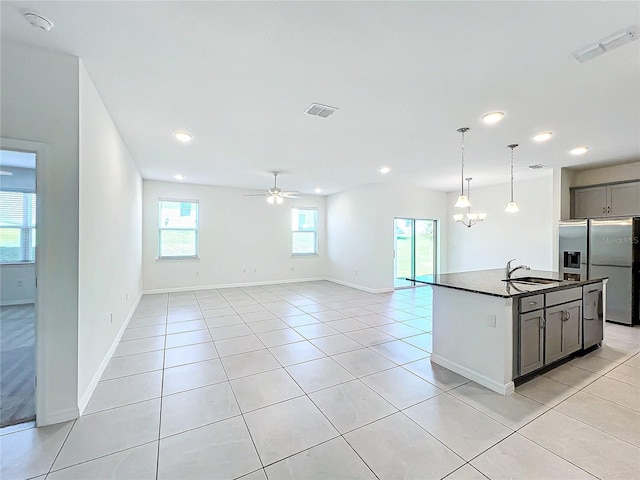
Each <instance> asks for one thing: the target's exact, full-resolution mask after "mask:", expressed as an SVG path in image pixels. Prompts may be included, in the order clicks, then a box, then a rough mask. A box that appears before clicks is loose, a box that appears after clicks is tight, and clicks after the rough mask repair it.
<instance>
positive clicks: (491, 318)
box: [487, 315, 496, 327]
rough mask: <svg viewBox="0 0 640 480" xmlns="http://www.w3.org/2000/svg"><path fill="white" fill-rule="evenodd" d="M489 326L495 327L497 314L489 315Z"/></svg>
mask: <svg viewBox="0 0 640 480" xmlns="http://www.w3.org/2000/svg"><path fill="white" fill-rule="evenodd" d="M487 326H489V327H495V326H496V316H495V315H489V316H488V317H487Z"/></svg>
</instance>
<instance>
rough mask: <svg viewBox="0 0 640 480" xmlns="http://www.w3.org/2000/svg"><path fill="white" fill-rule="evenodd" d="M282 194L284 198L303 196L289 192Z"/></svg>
mask: <svg viewBox="0 0 640 480" xmlns="http://www.w3.org/2000/svg"><path fill="white" fill-rule="evenodd" d="M280 196H281V197H282V198H302V197H301V196H300V195H291V194H289V193H281V194H280Z"/></svg>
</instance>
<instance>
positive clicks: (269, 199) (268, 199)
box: [267, 195, 276, 205]
mask: <svg viewBox="0 0 640 480" xmlns="http://www.w3.org/2000/svg"><path fill="white" fill-rule="evenodd" d="M275 201H276V197H274V196H273V195H270V196H268V197H267V203H268V204H269V205H273V203H274V202H275Z"/></svg>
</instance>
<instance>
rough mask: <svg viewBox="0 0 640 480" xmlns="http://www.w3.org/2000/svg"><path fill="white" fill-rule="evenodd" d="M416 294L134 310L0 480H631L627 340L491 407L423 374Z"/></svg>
mask: <svg viewBox="0 0 640 480" xmlns="http://www.w3.org/2000/svg"><path fill="white" fill-rule="evenodd" d="M431 325H432V319H431V289H430V288H427V287H424V288H417V289H407V290H399V291H396V292H393V293H389V294H369V293H365V292H362V291H359V290H354V289H351V288H348V287H344V286H340V285H336V284H333V283H330V282H306V283H297V284H283V285H270V286H261V287H248V288H229V289H220V290H206V291H193V292H181V293H171V294H160V295H146V296H144V297H143V299H142V300H141V302H140V305H139V307H138V309H137V310H136V312H135V314H134V316H133V318H132V319H131V321H130V322H129V326H128V328H127V330H126V331H125V334H124V336H123V339H122V341H121V342H120V344H119V345H118V347H117V349H116V352H115V354H114V357H113V358H112V360H111V362H110V364H109V365H108V367H107V369H106V370H105V373H104V375H103V378H102V381H101V382H100V383H99V384H98V387H97V388H96V390H95V393H94V395H93V397H92V399H91V401H90V402H89V404H88V406H87V409H86V411H85V414H84V415H83V416H82V417H81V418H80V419H79V420H77V421H75V422H67V423H64V424H60V425H54V426H50V427H45V428H40V429H34V428H29V429H22V430H13V431H3V432H2V436H0V442H1V447H2V450H1V455H2V470H1V472H0V478H2V479H3V480H9V479H18V480H23V479H27V478H39V479H44V478H47V479H51V480H54V479H55V480H61V479H81V480H88V479H110V478H114V479H116V478H117V479H147V478H148V479H175V480H182V479H217V478H246V479H247V480H249V479H262V480H264V479H269V480H273V479H285V478H286V479H300V480H307V479H320V478H323V479H331V480H342V479H375V478H380V479H387V478H389V479H395V478H402V479H405V478H406V479H410V478H414V479H431V478H445V477H447V478H449V479H475V478H486V477H488V478H496V479H497V478H529V479H556V478H557V479H561V478H595V477H597V478H614V477H615V478H625V479H626V478H629V479H631V478H640V436H639V432H640V356H639V355H638V352H640V328H628V327H622V326H617V325H609V324H608V325H607V326H606V333H605V336H606V340H605V343H604V346H603V348H601V349H599V350H596V351H595V352H592V353H591V354H589V355H588V356H585V357H583V358H579V359H575V360H572V361H571V362H569V363H567V364H565V365H563V366H562V367H559V368H557V369H556V370H553V371H551V372H549V373H547V374H545V375H543V376H540V377H538V378H536V379H534V380H533V381H531V382H529V383H527V384H525V385H522V386H521V387H518V388H517V389H516V393H514V394H512V395H510V396H508V397H503V396H500V395H497V394H495V393H493V392H490V391H488V390H486V389H485V388H483V387H481V386H479V385H477V384H475V383H473V382H469V381H468V380H466V379H465V378H464V377H461V376H460V375H457V374H455V373H453V372H451V371H448V370H446V369H444V368H442V367H439V366H436V365H432V364H431V362H430V360H429V356H430V351H431V345H432V338H431Z"/></svg>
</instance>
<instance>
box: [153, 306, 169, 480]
mask: <svg viewBox="0 0 640 480" xmlns="http://www.w3.org/2000/svg"><path fill="white" fill-rule="evenodd" d="M166 320H167V322H166V323H165V336H164V349H163V352H162V380H161V381H160V412H159V416H158V448H157V450H156V477H155V478H156V480H158V475H159V473H160V435H161V432H162V400H163V397H164V395H163V393H164V365H165V357H166V354H165V352H166V350H167V335H166V332H167V329H166V325H168V323H169V295H167V316H166Z"/></svg>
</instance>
